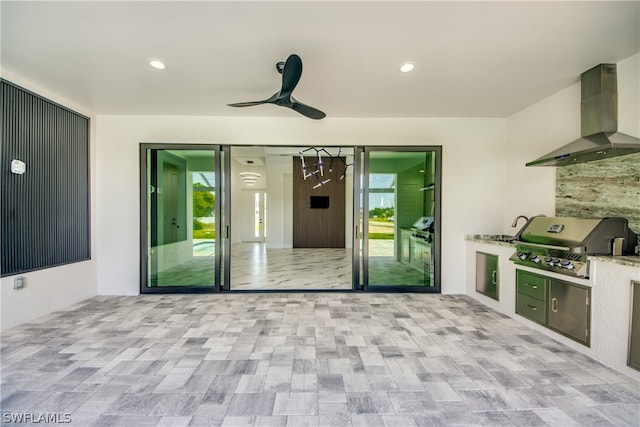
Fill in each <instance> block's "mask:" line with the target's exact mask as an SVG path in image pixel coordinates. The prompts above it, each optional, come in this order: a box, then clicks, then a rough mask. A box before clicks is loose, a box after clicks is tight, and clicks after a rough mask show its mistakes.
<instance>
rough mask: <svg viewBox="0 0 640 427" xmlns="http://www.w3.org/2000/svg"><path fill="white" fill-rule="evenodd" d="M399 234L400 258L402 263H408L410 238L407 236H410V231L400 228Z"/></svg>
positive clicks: (409, 258)
mask: <svg viewBox="0 0 640 427" xmlns="http://www.w3.org/2000/svg"><path fill="white" fill-rule="evenodd" d="M400 234H401V236H402V249H401V254H400V260H401V261H402V262H404V263H409V261H411V252H410V251H411V238H410V237H409V236H411V233H410V232H408V231H406V230H402V231H401V232H400Z"/></svg>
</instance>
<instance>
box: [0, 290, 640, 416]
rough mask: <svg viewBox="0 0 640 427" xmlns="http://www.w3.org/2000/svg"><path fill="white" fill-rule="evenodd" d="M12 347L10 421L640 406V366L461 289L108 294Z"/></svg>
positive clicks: (638, 409)
mask: <svg viewBox="0 0 640 427" xmlns="http://www.w3.org/2000/svg"><path fill="white" fill-rule="evenodd" d="M1 360H2V395H1V401H0V404H1V407H2V422H3V423H4V424H6V425H9V424H10V425H19V424H14V423H10V420H11V417H12V416H13V417H15V416H17V415H16V414H18V415H19V414H30V416H32V417H37V416H41V415H42V414H52V413H53V414H57V415H58V416H59V417H60V419H62V420H69V419H70V421H71V422H70V423H68V424H66V425H77V426H136V427H140V426H172V427H177V426H187V425H188V426H219V425H220V426H296V427H297V426H422V425H435V426H448V425H473V426H637V425H638V422H639V421H640V384H639V383H638V382H637V381H633V380H631V379H630V378H628V377H626V376H624V375H622V374H620V373H617V372H615V371H613V370H611V369H609V368H607V367H605V366H603V365H602V364H600V363H598V362H596V361H594V360H592V359H590V358H588V357H586V356H584V355H582V354H581V353H578V352H576V351H574V350H572V349H570V348H568V347H566V346H564V345H562V344H560V343H558V342H556V341H554V340H553V339H551V338H549V337H547V336H546V335H543V334H540V333H538V332H536V331H533V330H531V329H529V328H527V327H526V326H524V325H523V324H522V323H520V322H519V321H518V320H516V319H511V318H509V317H506V316H504V315H501V314H499V313H497V312H495V311H493V310H491V309H489V308H487V307H485V306H483V305H482V304H480V303H478V302H476V301H474V300H473V299H471V298H469V297H466V296H454V295H437V294H428V295H427V294H364V293H276V294H265V293H256V294H246V293H245V294H216V295H212V294H207V295H175V294H174V295H143V296H127V297H124V296H122V297H107V296H99V297H95V298H92V299H89V300H87V301H85V302H82V303H80V304H77V305H75V306H73V307H70V308H69V309H67V310H64V311H60V312H56V313H53V314H51V315H48V316H46V317H44V318H41V319H39V320H38V321H36V322H31V323H28V324H24V325H22V326H19V327H16V328H13V329H11V330H9V331H7V332H6V333H4V334H3V335H2V346H1ZM67 417H68V418H67ZM8 420H9V421H8ZM25 425H32V424H25Z"/></svg>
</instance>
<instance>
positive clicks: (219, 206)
mask: <svg viewBox="0 0 640 427" xmlns="http://www.w3.org/2000/svg"><path fill="white" fill-rule="evenodd" d="M224 156H225V152H223V151H222V150H221V149H220V147H218V146H211V145H181V144H141V152H140V159H141V184H142V186H141V188H142V191H141V207H142V209H141V227H142V233H141V289H140V290H141V292H142V293H155V292H176V291H177V292H179V291H188V292H215V291H218V290H220V289H222V288H223V287H224V286H225V284H226V282H225V273H224V269H223V265H224V257H225V253H226V246H227V243H226V240H227V239H226V236H227V229H228V227H227V226H226V221H225V220H226V218H225V215H224V213H225V210H226V209H225V203H224V199H225V197H224V189H225V186H224V174H223V169H224V168H223V167H222V165H223V163H224ZM227 286H228V284H227Z"/></svg>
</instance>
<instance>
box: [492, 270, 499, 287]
mask: <svg viewBox="0 0 640 427" xmlns="http://www.w3.org/2000/svg"><path fill="white" fill-rule="evenodd" d="M491 284H493V285H497V284H498V272H497V271H496V270H493V271H492V272H491Z"/></svg>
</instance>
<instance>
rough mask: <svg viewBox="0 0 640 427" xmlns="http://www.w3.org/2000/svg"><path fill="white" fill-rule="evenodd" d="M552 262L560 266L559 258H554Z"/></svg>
mask: <svg viewBox="0 0 640 427" xmlns="http://www.w3.org/2000/svg"><path fill="white" fill-rule="evenodd" d="M551 262H553V265H555V266H560V260H559V259H558V258H554V259H553V260H551Z"/></svg>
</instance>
